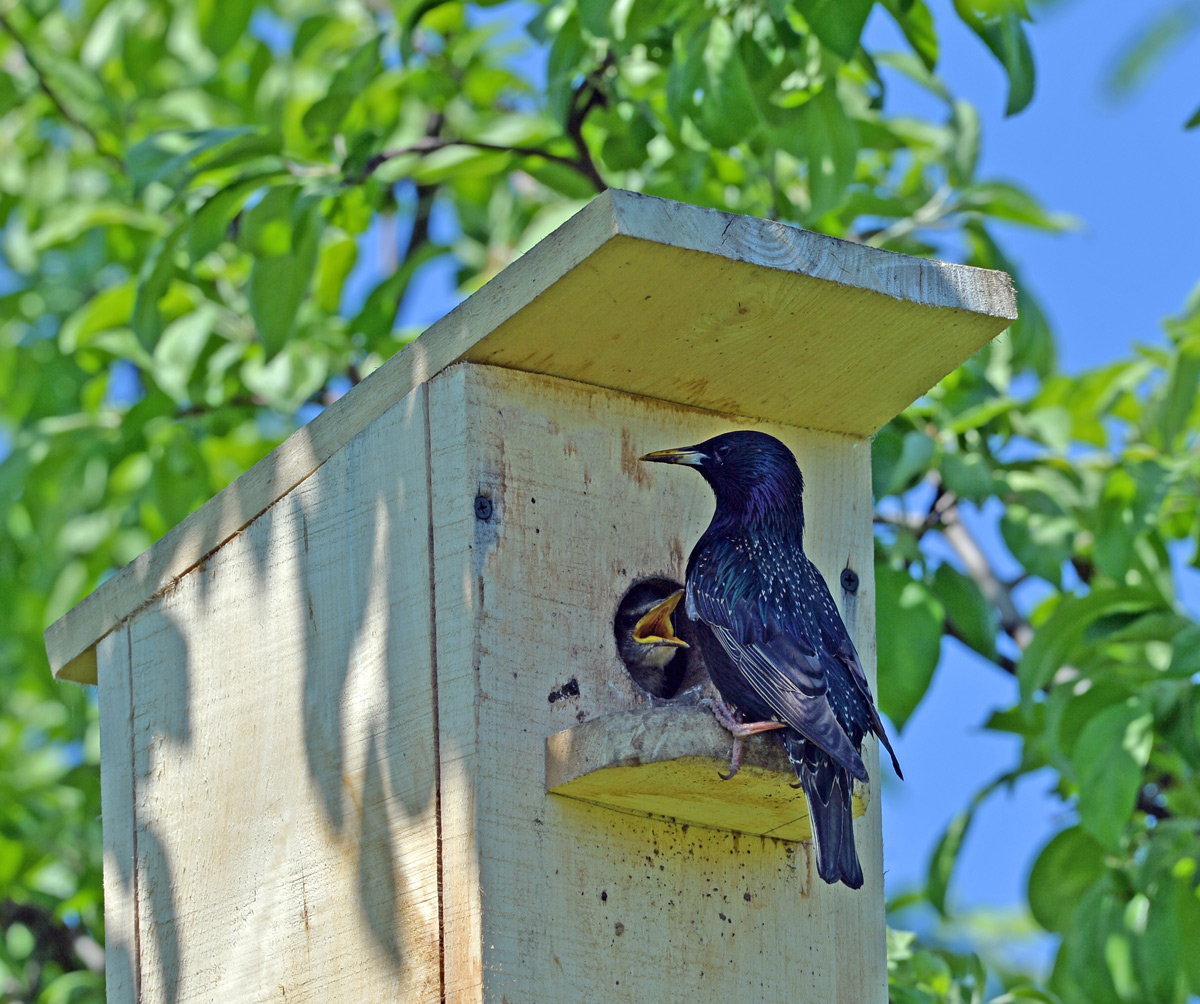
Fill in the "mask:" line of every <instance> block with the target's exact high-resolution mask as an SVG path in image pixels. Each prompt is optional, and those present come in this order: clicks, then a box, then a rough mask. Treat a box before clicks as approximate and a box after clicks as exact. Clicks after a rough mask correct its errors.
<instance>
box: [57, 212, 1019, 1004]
mask: <svg viewBox="0 0 1200 1004" xmlns="http://www.w3.org/2000/svg"><path fill="white" fill-rule="evenodd" d="M1015 316H1016V315H1015V300H1014V294H1013V291H1012V288H1011V285H1010V283H1009V280H1008V277H1007V276H1005V275H1004V274H1002V273H997V272H988V271H983V270H979V269H973V268H967V267H963V266H959V265H948V264H944V263H941V262H936V261H926V260H919V259H916V258H910V257H906V256H903V255H899V254H893V253H890V252H887V251H881V250H878V249H875V248H870V247H865V246H862V245H858V244H852V243H847V242H845V241H840V240H835V239H833V238H830V237H823V236H820V235H817V234H812V233H807V232H805V231H802V230H798V229H796V228H794V227H790V226H786V225H783V224H780V223H775V222H770V221H765V220H759V219H750V218H746V217H740V216H732V215H729V214H726V213H720V212H715V211H712V210H708V209H697V208H694V207H691V206H686V205H680V204H678V203H674V202H669V201H665V200H662V199H656V198H650V197H647V196H640V195H634V194H630V193H628V192H620V191H611V192H608V193H606V194H604V195H602V196H600V197H599V198H597V199H596V200H594V201H593V202H592V203H591V204H590V205H589V206H588V207H587V208H586V209H584V210H583V211H582V212H580V213H579V214H578V215H577V216H575V217H574V218H573V219H572V220H570V221H569V222H568V223H566V224H565V225H563V226H562V227H561V228H559V229H558V230H557V231H555V232H554V233H553V234H551V235H550V236H549V237H547V238H546V239H545V240H543V241H542V242H541V243H540V244H538V245H537V247H535V248H534V249H533V250H532V251H530V252H528V253H527V254H526V255H524V256H523V257H522V258H520V259H519V260H517V261H516V262H514V263H513V264H512V265H511V266H509V267H508V268H507V269H505V270H504V271H503V272H502V273H500V274H499V275H498V276H496V277H495V278H494V279H492V280H491V281H490V282H489V283H488V284H487V285H486V286H484V287H483V288H482V289H481V290H480V291H479V292H477V293H476V294H474V295H473V296H472V297H470V298H469V299H468V300H467V301H466V302H464V303H463V304H461V305H460V306H458V307H457V308H455V309H454V310H453V311H451V312H450V313H449V314H448V315H447V316H446V317H445V318H443V319H442V320H441V321H439V322H438V323H437V324H435V325H433V327H432V328H430V329H429V331H427V332H426V333H425V334H424V335H422V336H421V337H420V338H419V339H418V340H417V341H415V342H414V343H413V344H411V345H409V346H408V347H407V348H405V349H404V350H403V351H402V352H401V353H400V354H399V355H397V356H396V357H395V358H394V359H392V360H391V361H390V362H388V363H387V364H386V365H385V366H383V367H382V368H381V369H380V370H378V371H377V372H376V373H374V374H373V375H372V376H370V377H369V378H368V379H367V380H365V381H364V382H363V383H362V384H361V385H359V386H357V387H355V388H354V389H353V390H352V391H351V392H350V393H348V394H347V395H346V396H345V397H344V398H342V399H341V400H340V401H338V402H337V403H336V404H334V405H332V406H331V407H329V408H328V409H326V410H325V412H324V413H323V414H321V415H320V416H319V417H317V418H316V419H315V420H314V421H312V422H311V423H310V424H309V425H308V426H306V427H305V428H303V429H301V430H300V431H298V432H297V433H296V434H295V435H293V436H292V437H291V438H290V439H289V440H288V441H287V442H286V443H284V444H283V445H282V446H280V447H279V448H278V449H276V450H275V451H274V452H273V453H272V454H271V455H270V456H268V457H267V458H266V459H264V460H263V461H262V462H261V463H259V464H258V465H257V466H255V467H254V468H253V469H252V470H250V471H249V472H247V473H246V474H245V475H244V476H243V477H241V478H239V479H238V480H237V481H236V482H234V483H233V484H232V485H230V486H229V487H228V488H226V489H225V490H224V491H223V492H221V493H220V494H219V495H218V496H217V497H216V498H214V499H213V500H212V501H211V502H209V503H208V504H207V505H205V506H204V507H203V508H202V509H200V510H199V511H197V512H196V513H194V514H193V515H192V516H190V517H188V519H186V520H185V521H184V522H183V523H181V524H180V525H179V526H177V527H176V528H175V529H174V530H172V531H171V532H170V533H168V534H167V535H166V536H165V537H164V538H163V539H162V540H160V541H159V542H158V543H157V544H155V545H154V546H153V547H152V548H150V550H148V551H147V552H146V553H145V554H143V555H142V556H141V557H139V558H138V559H137V560H135V561H134V562H132V563H131V564H130V565H128V566H126V567H125V568H123V569H122V570H121V571H120V572H118V573H117V574H116V575H114V576H113V577H112V578H111V579H109V580H108V581H107V582H105V583H104V584H103V585H102V586H101V587H99V588H98V589H97V590H96V591H95V592H94V593H93V594H92V595H91V596H89V597H88V598H87V599H85V600H84V601H83V602H82V603H80V604H79V605H78V606H77V607H76V608H75V609H74V610H72V611H71V612H70V613H69V614H67V615H66V616H65V617H63V618H62V619H61V620H60V621H58V622H57V623H55V624H54V625H52V626H51V627H50V628H49V630H48V631H47V632H46V641H47V649H48V652H49V655H50V661H51V664H52V666H53V668H54V671H55V673H56V675H57V676H58V677H59V678H61V679H67V680H76V681H79V682H83V683H98V684H99V701H100V716H101V774H102V786H103V811H104V841H105V847H104V850H105V854H104V871H105V875H104V888H105V897H106V904H105V917H106V921H105V923H106V935H107V952H108V993H109V998H108V999H109V1001H110V1002H112V1004H118V1002H122V1004H123V1002H132V1001H138V1002H146V1004H151V1002H153V1004H157V1002H164V1004H192V1002H197V1004H198V1002H205V1004H208V1002H212V1001H229V1002H235V1001H237V1002H241V1001H267V1000H271V1001H280V1002H287V1004H299V1002H321V1004H329V1002H340V1001H344V1002H353V1004H362V1002H366V1001H403V1002H418V1001H440V1000H447V1001H452V1002H464V1004H466V1002H495V1004H499V1002H502V1001H507V1002H512V1004H538V1002H547V1004H550V1002H553V1004H561V1002H576V1001H588V1002H589V1004H600V1002H604V1001H629V1002H670V1001H688V1002H691V1001H697V1000H705V1001H735V1000H736V1001H739V1002H747V1001H768V1000H769V1001H783V1000H786V1001H820V1002H835V1001H837V1002H854V1004H870V1002H879V1004H882V1002H883V1001H885V1000H886V999H887V990H886V982H887V979H886V965H885V957H884V900H883V848H882V846H881V839H880V815H879V793H878V790H877V785H878V782H879V779H880V776H881V770H880V766H879V761H878V756H877V750H876V746H875V743H874V741H873V740H868V742H867V744H866V747H865V749H864V754H865V755H866V758H867V766H868V769H869V771H870V775H871V781H872V783H871V784H870V785H869V786H867V787H864V788H860V789H858V790H857V792H856V799H857V802H856V804H857V805H858V807H859V809H860V810H861V811H862V815H861V817H860V818H859V819H858V820H857V821H856V834H857V843H858V848H859V853H860V856H861V858H862V862H863V868H864V871H865V873H866V882H865V885H864V886H863V888H862V889H860V890H858V891H852V890H849V889H847V888H845V887H844V886H828V885H825V884H824V883H823V882H821V881H820V880H819V878H818V877H817V875H816V870H815V861H814V855H813V851H812V847H811V844H810V842H809V841H808V840H806V839H805V838H806V837H807V836H808V827H807V820H806V816H807V812H806V808H805V803H804V800H803V798H802V796H801V794H800V793H799V792H798V791H794V790H793V789H791V788H790V787H789V784H788V782H789V781H791V780H794V776H793V775H791V774H790V772H789V771H788V769H787V768H786V764H785V763H784V762H783V761H782V758H781V757H780V756H779V754H778V750H777V744H776V743H775V742H774V740H773V739H772V737H771V736H769V735H767V736H759V737H755V739H754V740H752V741H751V744H750V747H749V750H748V753H747V766H746V767H744V768H743V770H742V773H741V774H740V775H739V776H738V777H736V778H734V779H733V780H731V781H727V782H725V781H722V780H721V779H720V778H719V777H718V770H719V769H721V768H722V767H723V766H724V764H725V762H726V761H727V758H728V755H729V747H730V738H729V736H728V734H727V733H726V732H725V731H724V730H723V729H721V728H720V727H719V726H718V725H717V724H716V723H715V722H714V721H713V719H712V716H711V714H709V713H708V712H707V711H706V710H705V709H704V708H702V707H699V706H697V705H696V704H695V701H694V698H695V697H696V695H697V692H698V691H697V688H696V687H694V686H690V685H689V686H682V685H681V687H680V693H679V695H678V696H676V695H667V696H659V697H652V696H651V695H649V694H648V693H646V692H645V691H644V690H643V689H641V688H640V687H639V686H638V685H637V684H636V683H635V682H634V680H633V679H632V678H631V677H630V674H629V673H628V671H627V670H626V667H625V665H624V664H623V663H622V661H621V659H620V658H619V656H618V652H617V647H616V643H615V639H614V617H615V615H616V610H617V608H618V605H619V604H620V602H621V600H622V598H623V597H624V596H625V595H626V594H627V592H628V591H629V590H630V588H631V587H632V586H634V585H635V584H637V583H639V582H641V581H642V580H645V579H648V578H651V577H659V578H663V579H667V580H675V581H682V579H683V575H684V566H685V562H686V557H687V554H688V552H689V550H690V548H691V547H692V545H693V544H694V543H695V541H696V540H697V538H698V537H699V535H700V533H701V532H702V531H703V529H704V527H705V526H706V525H707V521H708V519H709V517H710V515H711V513H712V505H713V502H712V496H711V493H710V492H709V491H708V489H707V488H706V486H705V485H704V483H703V482H702V481H701V479H700V478H698V477H695V476H694V475H686V474H681V473H680V472H678V471H673V470H671V469H664V468H660V467H658V466H656V465H649V464H642V463H639V460H638V458H639V457H640V456H641V455H642V454H644V453H646V452H648V451H650V450H655V449H659V448H663V447H670V446H680V445H684V444H689V443H696V442H699V441H701V440H703V439H705V438H707V437H709V436H711V435H714V434H716V433H718V432H721V431H725V430H728V429H731V428H736V427H754V428H760V429H763V430H765V431H768V432H771V433H772V434H774V435H776V436H778V437H780V438H781V439H783V440H784V441H785V442H786V443H787V444H788V445H789V446H790V447H791V448H792V449H793V451H794V452H795V454H796V456H797V458H798V460H799V462H800V466H801V468H802V470H803V471H804V474H805V479H806V483H807V486H808V488H807V492H806V515H807V530H806V541H805V546H806V550H807V552H808V554H809V555H810V557H812V559H813V560H814V561H815V563H816V564H817V566H818V567H819V568H820V569H821V571H822V573H823V574H824V575H825V576H826V579H827V580H828V582H829V584H830V588H831V590H832V592H833V595H834V597H835V598H836V599H837V601H838V602H839V604H840V605H841V607H842V613H843V616H844V618H845V620H846V623H847V625H848V627H849V629H850V632H851V634H852V635H853V637H854V639H855V641H856V643H857V646H858V650H859V652H860V653H861V656H862V660H863V663H864V664H865V665H866V667H867V671H868V673H869V674H870V675H871V677H872V680H873V678H874V662H875V645H874V602H875V597H874V584H873V577H872V532H871V524H872V504H871V483H870V437H871V435H872V434H873V433H874V432H875V431H876V430H877V429H878V428H879V427H880V426H881V425H883V424H884V423H885V422H887V421H888V420H889V419H890V418H891V417H892V416H893V415H895V414H896V413H897V412H899V411H900V410H901V409H903V408H904V407H905V406H906V405H908V404H909V403H910V402H911V401H913V400H914V399H915V398H917V397H918V396H919V395H920V394H922V393H924V392H925V391H926V390H928V389H929V388H930V387H931V386H932V385H933V384H934V383H935V382H936V381H937V380H938V379H939V378H941V377H942V376H943V375H944V374H946V373H948V372H949V371H950V370H951V369H953V368H954V367H955V366H957V365H958V364H959V363H961V362H962V361H963V360H965V359H966V358H967V357H968V356H970V355H971V354H972V353H973V352H974V351H975V350H976V349H978V348H979V347H980V346H982V345H983V344H985V343H986V342H987V341H988V340H989V339H991V338H992V337H993V336H994V335H996V334H997V333H998V332H999V331H1001V330H1002V329H1003V328H1004V327H1006V326H1007V325H1008V324H1009V323H1010V322H1011V320H1012V319H1013V318H1014V317H1015ZM847 568H848V569H851V570H852V571H853V572H855V573H857V579H858V587H857V590H856V591H848V590H846V589H844V588H843V585H842V581H843V576H842V572H843V570H844V569H847ZM845 581H848V582H851V583H852V582H853V576H848V577H846V579H845ZM695 668H696V667H695V666H693V667H692V670H695ZM883 673H884V680H883V682H882V686H883V687H886V686H887V682H886V667H883ZM695 678H696V677H695V674H694V672H693V675H692V677H690V678H689V679H692V680H694V679H695ZM701 682H702V681H701Z"/></svg>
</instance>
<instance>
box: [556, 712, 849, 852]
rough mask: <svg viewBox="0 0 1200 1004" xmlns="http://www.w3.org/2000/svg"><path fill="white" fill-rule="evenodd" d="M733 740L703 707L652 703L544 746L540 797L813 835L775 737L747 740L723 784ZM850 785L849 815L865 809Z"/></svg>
mask: <svg viewBox="0 0 1200 1004" xmlns="http://www.w3.org/2000/svg"><path fill="white" fill-rule="evenodd" d="M732 746H733V740H732V738H731V736H730V735H729V733H728V732H727V731H725V729H723V728H721V726H720V725H718V724H717V721H716V719H715V718H714V717H713V715H712V712H711V711H709V710H707V709H706V708H701V707H691V706H680V705H678V704H674V705H667V706H664V705H658V706H656V707H653V708H643V709H640V710H638V711H619V712H617V713H615V714H612V715H602V716H600V717H599V718H590V719H587V720H585V721H584V722H582V723H581V724H579V725H575V726H573V727H572V728H569V729H564V730H563V731H562V732H556V733H555V734H554V735H552V736H549V737H548V738H547V739H546V790H547V791H549V792H551V793H552V794H555V795H561V796H563V797H566V798H577V799H579V800H581V801H584V802H591V803H593V804H595V805H603V806H606V807H608V808H610V809H617V810H618V811H620V812H632V813H634V814H635V815H641V816H658V817H662V818H665V819H669V820H672V821H674V822H679V823H691V824H694V825H699V826H709V827H712V828H713V829H717V830H732V831H733V832H735V833H748V834H753V835H755V836H768V837H778V838H779V839H781V840H807V839H808V838H809V837H811V836H812V826H811V824H810V823H809V819H808V803H806V802H805V801H804V799H803V798H801V797H798V796H797V794H796V792H795V791H794V790H793V789H792V788H791V787H790V786H791V785H792V784H794V783H795V781H796V773H795V771H793V770H792V766H791V764H790V763H788V759H787V757H786V756H785V755H784V752H783V747H781V746H780V745H779V743H778V742H777V741H776V739H775V738H774V737H773V736H764V735H758V736H751V737H750V738H749V739H748V740H747V741H746V744H745V749H744V753H743V755H742V767H741V770H739V771H738V773H737V774H736V775H735V776H734V777H732V778H730V779H729V780H728V781H726V782H724V783H722V784H713V777H714V776H715V775H718V774H719V772H721V771H726V770H728V769H729V756H730V752H731V750H732ZM866 791H867V789H866V788H864V787H863V786H861V785H857V784H856V787H855V797H854V815H855V816H861V815H862V814H863V813H864V812H865V811H866V801H865V797H866Z"/></svg>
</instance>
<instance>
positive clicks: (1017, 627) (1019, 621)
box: [941, 505, 1033, 649]
mask: <svg viewBox="0 0 1200 1004" xmlns="http://www.w3.org/2000/svg"><path fill="white" fill-rule="evenodd" d="M941 531H942V536H943V537H945V538H946V542H947V543H948V544H949V545H950V546H951V547H952V548H954V553H955V554H957V555H958V556H959V558H960V559H962V563H963V565H964V566H966V569H967V574H968V575H969V576H971V578H972V579H974V580H975V584H976V585H978V586H979V588H980V590H981V591H982V592H983V596H984V599H986V600H987V601H988V602H989V603H991V604H992V605H993V606H994V607H995V608H996V609H997V610H999V611H1000V626H1001V627H1002V628H1004V630H1005V631H1006V632H1007V633H1008V634H1009V635H1010V636H1011V637H1012V639H1013V641H1015V642H1016V643H1017V644H1018V645H1019V646H1020V647H1021V648H1023V649H1024V648H1027V647H1028V646H1029V643H1030V642H1031V641H1032V640H1033V628H1032V627H1031V626H1030V624H1029V621H1027V620H1026V619H1025V618H1024V617H1023V616H1022V615H1021V612H1020V611H1019V610H1018V609H1017V605H1016V604H1015V603H1014V602H1013V598H1012V593H1011V592H1010V591H1009V589H1008V587H1007V586H1006V585H1005V584H1004V583H1003V582H1001V581H1000V579H999V578H998V577H997V576H996V573H995V572H993V571H992V566H991V564H990V563H989V562H988V559H987V556H986V555H985V554H984V553H983V549H982V548H981V547H980V546H979V544H978V543H977V542H976V540H975V538H974V537H972V536H971V534H970V532H969V531H968V530H967V528H966V527H965V526H963V524H962V520H960V519H959V517H958V507H957V505H951V506H949V507H948V508H947V509H946V511H945V512H944V513H943V514H942V526H941Z"/></svg>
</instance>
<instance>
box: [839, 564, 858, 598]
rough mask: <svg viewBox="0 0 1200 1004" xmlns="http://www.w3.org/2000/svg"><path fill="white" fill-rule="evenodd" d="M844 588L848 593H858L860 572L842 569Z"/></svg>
mask: <svg viewBox="0 0 1200 1004" xmlns="http://www.w3.org/2000/svg"><path fill="white" fill-rule="evenodd" d="M842 588H843V589H844V590H846V592H848V593H857V592H858V572H856V571H855V570H854V569H853V568H843V569H842Z"/></svg>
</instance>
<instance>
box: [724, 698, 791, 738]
mask: <svg viewBox="0 0 1200 1004" xmlns="http://www.w3.org/2000/svg"><path fill="white" fill-rule="evenodd" d="M712 710H713V717H715V718H716V720H717V721H718V722H720V723H721V727H722V728H724V729H725V731H726V732H729V733H732V735H733V736H734V737H735V738H738V739H744V738H745V737H746V736H753V735H757V734H758V733H759V732H770V731H772V730H773V729H786V728H787V722H772V721H763V722H743V721H741V720H739V719H738V717H737V715H735V714H734V713H733V709H731V708H730V707H729V705H728V704H726V703H725V702H724V701H713V704H712Z"/></svg>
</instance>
